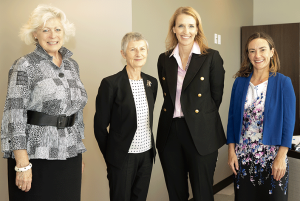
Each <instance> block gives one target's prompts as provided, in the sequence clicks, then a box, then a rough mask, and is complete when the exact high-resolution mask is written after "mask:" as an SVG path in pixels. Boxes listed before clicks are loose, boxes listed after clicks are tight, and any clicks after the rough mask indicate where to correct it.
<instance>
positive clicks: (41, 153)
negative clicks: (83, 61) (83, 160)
mask: <svg viewBox="0 0 300 201" xmlns="http://www.w3.org/2000/svg"><path fill="white" fill-rule="evenodd" d="M59 52H60V53H61V55H62V57H63V60H62V64H61V66H60V67H57V66H56V65H55V64H54V63H53V62H52V56H50V55H49V54H47V52H46V51H45V50H44V49H43V48H42V47H41V46H40V45H39V44H37V46H36V49H35V50H34V51H33V52H31V53H29V54H27V55H25V56H24V57H21V58H20V59H17V60H16V61H15V62H14V64H13V65H12V67H11V68H10V70H9V77H8V89H7V97H6V101H5V107H4V112H3V119H2V126H1V146H2V152H3V153H4V158H14V154H13V150H19V149H27V153H28V156H29V158H30V159H37V158H40V159H50V160H65V159H66V158H70V157H74V156H76V155H77V154H78V153H83V152H85V151H86V148H85V146H84V145H83V143H82V139H83V138H84V124H83V108H84V106H85V105H86V103H87V93H86V90H85V89H84V86H83V84H82V82H81V81H80V77H79V68H78V64H77V62H76V61H74V60H73V59H72V58H70V57H71V56H72V54H73V53H72V52H71V51H69V50H68V49H66V48H65V47H62V48H61V49H60V50H59ZM27 110H32V111H37V112H43V113H46V114H49V115H61V114H65V115H67V116H69V115H72V114H74V113H77V116H76V120H75V124H74V125H73V126H72V127H67V128H64V129H57V127H54V126H36V125H29V124H27Z"/></svg>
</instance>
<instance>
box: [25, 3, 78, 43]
mask: <svg viewBox="0 0 300 201" xmlns="http://www.w3.org/2000/svg"><path fill="white" fill-rule="evenodd" d="M52 18H59V19H60V22H61V24H62V26H63V31H64V42H67V41H68V40H69V38H70V36H75V26H74V24H73V23H70V22H69V20H67V17H66V14H65V13H64V12H63V11H62V10H60V9H58V8H56V7H54V6H49V5H38V7H37V8H36V9H34V10H33V12H32V13H31V15H30V17H29V20H28V22H27V23H26V24H25V25H24V26H23V27H22V28H21V31H20V34H19V36H20V38H21V40H23V41H24V42H25V43H26V44H27V45H29V44H35V43H37V40H36V39H35V38H34V37H33V33H34V32H36V31H37V29H38V28H39V27H40V26H41V25H45V24H46V22H47V20H49V19H52Z"/></svg>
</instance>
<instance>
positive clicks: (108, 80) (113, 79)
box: [102, 71, 123, 85]
mask: <svg viewBox="0 0 300 201" xmlns="http://www.w3.org/2000/svg"><path fill="white" fill-rule="evenodd" d="M122 76H123V71H119V72H118V73H116V74H113V75H110V76H107V77H105V78H103V79H102V82H106V83H109V84H110V85H113V84H116V83H117V82H119V81H120V80H121V79H120V78H121V77H122Z"/></svg>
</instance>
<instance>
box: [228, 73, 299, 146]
mask: <svg viewBox="0 0 300 201" xmlns="http://www.w3.org/2000/svg"><path fill="white" fill-rule="evenodd" d="M251 77H252V73H251V75H250V76H249V77H238V78H236V80H235V82H234V84H233V87H232V92H231V100H230V108H229V114H228V125H227V144H229V143H239V141H240V136H241V131H242V123H243V113H244V104H245V100H246V95H247V91H248V86H249V82H250V79H251ZM295 113H296V97H295V92H294V88H293V85H292V82H291V79H290V78H289V77H287V76H284V75H282V74H281V73H276V76H274V75H272V76H270V77H269V81H268V87H267V95H266V101H265V110H264V122H263V139H262V142H263V144H264V145H279V146H285V147H289V148H290V147H291V145H292V138H293V133H294V126H295V116H296V115H295Z"/></svg>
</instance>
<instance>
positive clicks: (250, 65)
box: [249, 62, 252, 70]
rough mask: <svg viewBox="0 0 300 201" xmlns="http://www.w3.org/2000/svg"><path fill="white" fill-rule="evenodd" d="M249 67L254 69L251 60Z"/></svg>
mask: <svg viewBox="0 0 300 201" xmlns="http://www.w3.org/2000/svg"><path fill="white" fill-rule="evenodd" d="M249 68H250V70H251V69H252V63H251V62H250V63H249Z"/></svg>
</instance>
